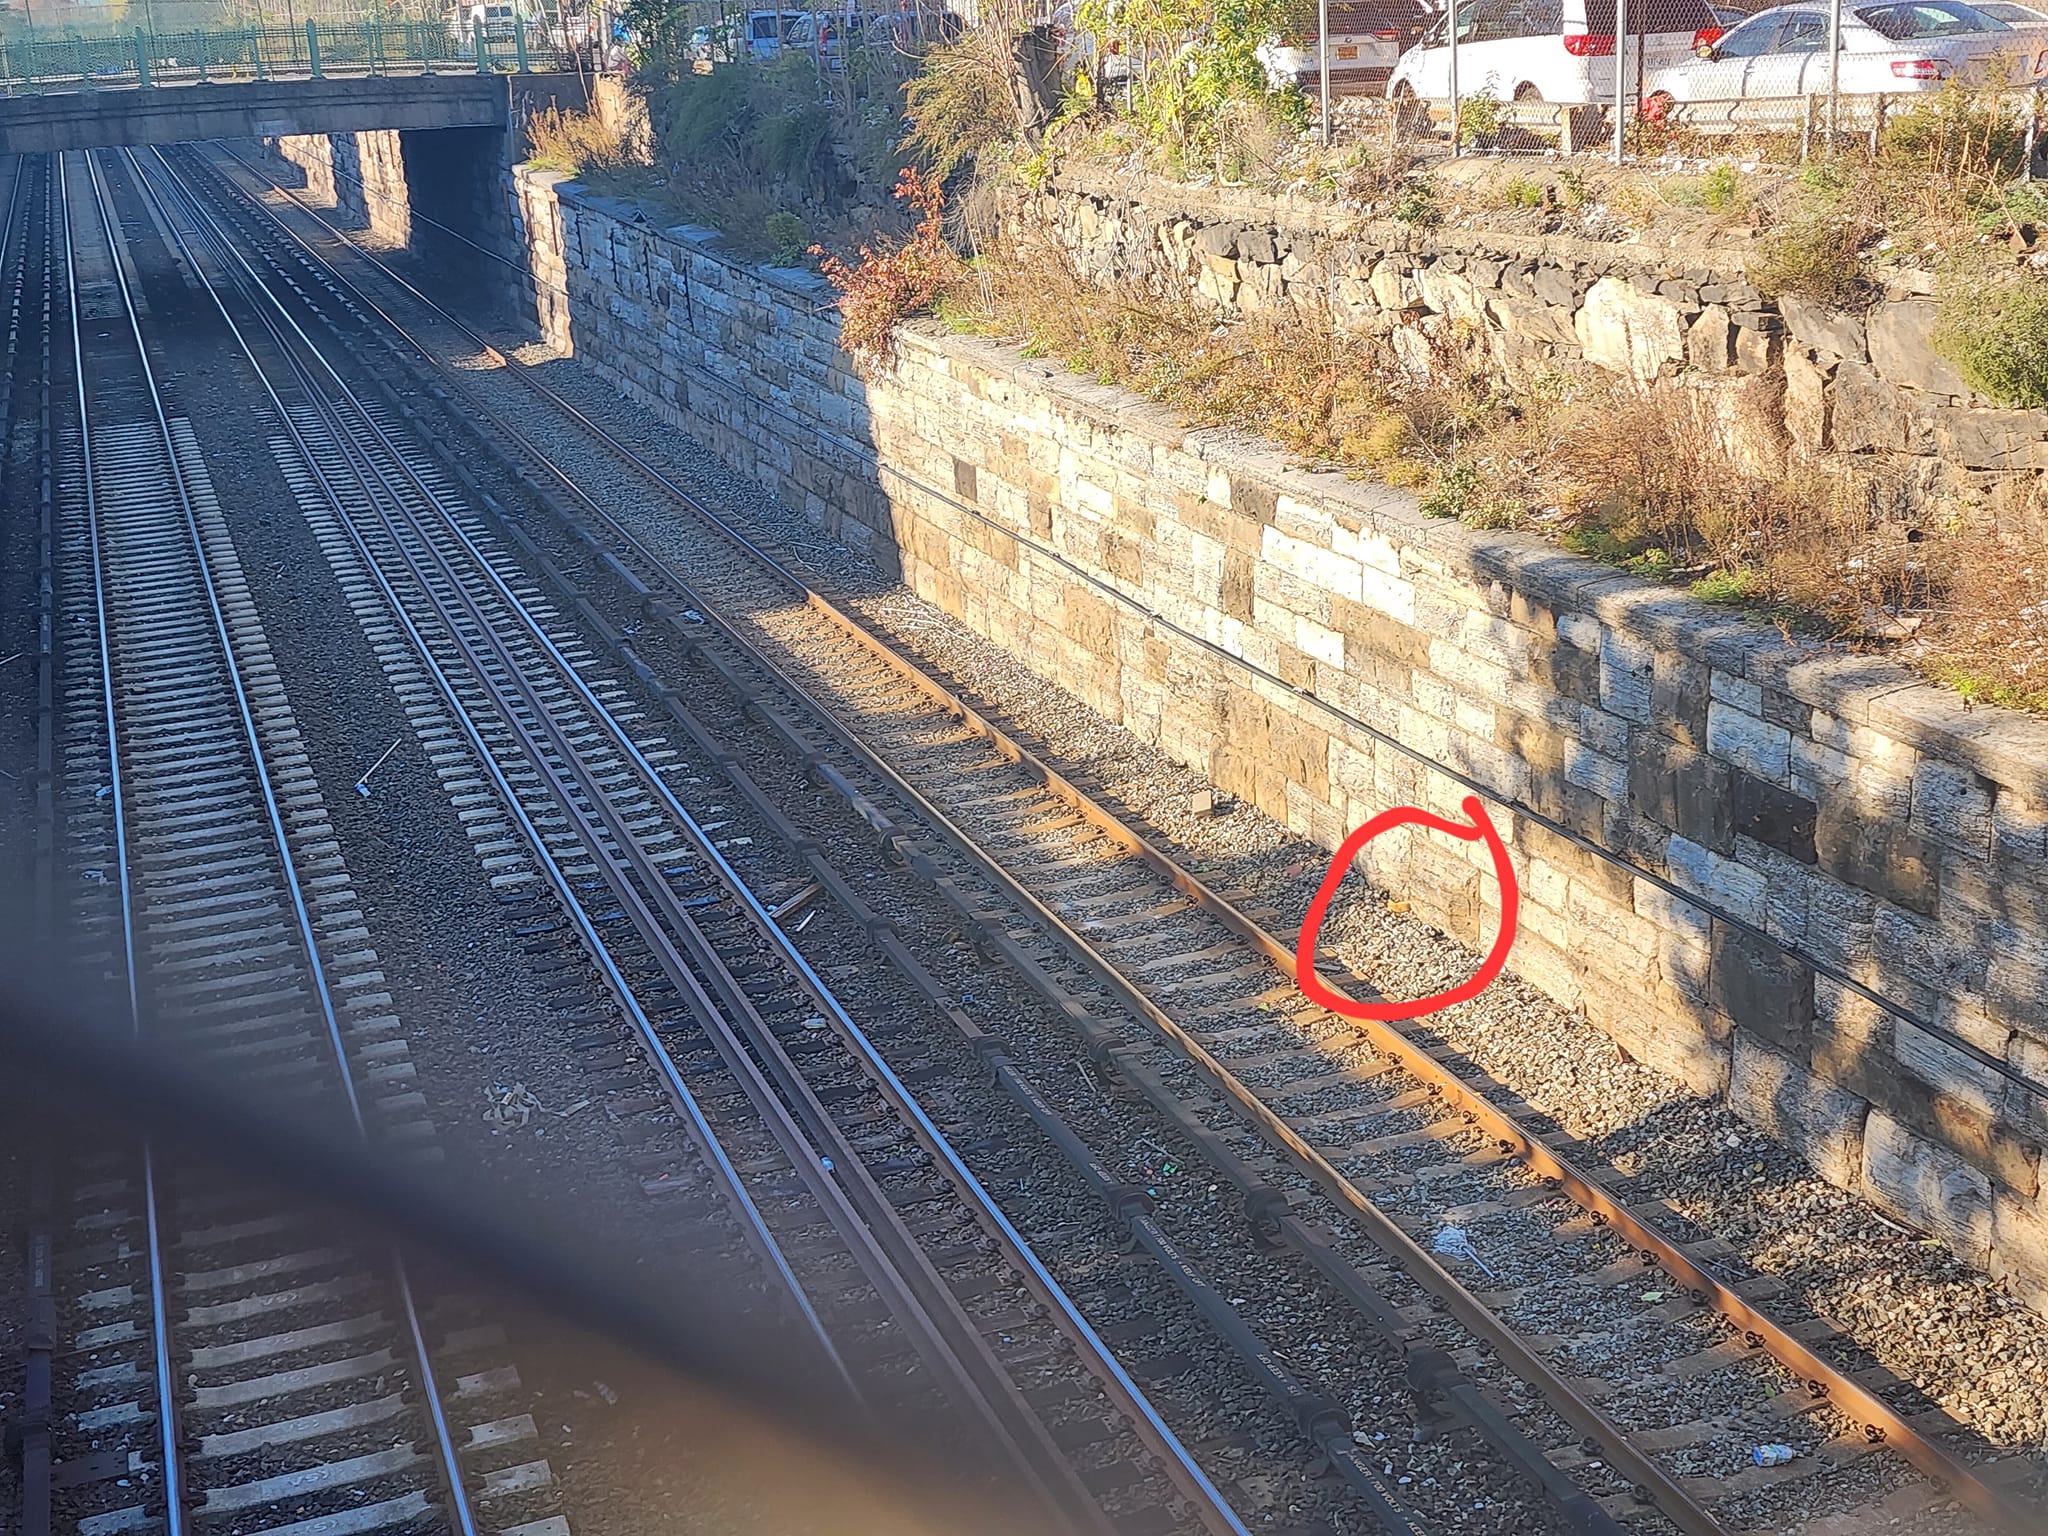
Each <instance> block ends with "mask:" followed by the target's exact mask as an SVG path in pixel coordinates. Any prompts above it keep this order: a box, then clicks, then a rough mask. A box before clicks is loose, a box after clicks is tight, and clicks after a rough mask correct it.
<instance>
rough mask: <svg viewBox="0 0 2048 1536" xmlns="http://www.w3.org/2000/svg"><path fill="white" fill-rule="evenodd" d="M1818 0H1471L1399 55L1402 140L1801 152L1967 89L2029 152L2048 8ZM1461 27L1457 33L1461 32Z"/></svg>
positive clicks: (2001, 2)
mask: <svg viewBox="0 0 2048 1536" xmlns="http://www.w3.org/2000/svg"><path fill="white" fill-rule="evenodd" d="M1987 3H1988V8H1986V7H1979V6H1976V5H1972V4H1967V3H1965V0H1885V3H1882V4H1876V5H1855V4H1843V3H1814V4H1800V5H1783V6H1775V7H1771V8H1769V9H1765V10H1760V11H1757V12H1755V13H1753V14H1752V13H1750V12H1747V11H1744V10H1738V9H1735V8H1733V7H1730V6H1725V5H1710V4H1709V3H1708V0H1466V3H1464V4H1461V5H1459V6H1458V8H1457V13H1456V14H1457V20H1456V26H1455V29H1453V28H1452V26H1451V25H1450V24H1449V22H1448V18H1447V17H1445V16H1439V17H1438V18H1436V20H1435V21H1433V22H1432V24H1431V27H1430V29H1429V31H1428V33H1427V34H1426V35H1425V36H1424V38H1423V40H1422V41H1421V43H1420V44H1419V45H1418V46H1417V47H1415V48H1413V49H1411V50H1410V51H1409V52H1408V53H1407V54H1405V55H1404V56H1403V58H1402V60H1401V62H1400V63H1399V65H1398V66H1397V67H1396V69H1395V71H1394V73H1393V75H1392V76H1391V78H1390V80H1389V86H1388V94H1389V98H1390V101H1391V102H1392V104H1393V106H1394V108H1395V109H1396V111H1397V112H1398V113H1399V114H1400V115H1401V116H1402V122H1401V124H1400V126H1401V127H1402V128H1403V129H1405V130H1406V131H1409V132H1412V133H1419V134H1422V135H1425V136H1434V137H1437V138H1440V139H1442V140H1443V141H1445V142H1446V143H1447V144H1451V145H1454V146H1455V147H1456V148H1458V149H1468V148H1469V149H1479V150H1491V151H1496V152H1501V153H1518V152H1538V153H1543V152H1551V153H1557V152H1561V153H1572V152H1576V151H1583V150H1588V149H1600V148H1606V149H1609V150H1611V151H1612V152H1613V153H1616V154H1621V153H1623V152H1625V151H1626V150H1628V149H1630V148H1648V149H1662V148H1665V147H1667V146H1668V144H1669V143H1670V142H1671V141H1672V139H1673V138H1674V137H1684V136H1697V137H1699V138H1701V139H1706V140H1713V139H1720V140H1723V141H1740V140H1745V139H1747V140H1755V141H1775V142H1779V143H1796V144H1797V146H1798V149H1799V152H1800V153H1802V154H1803V153H1805V152H1807V151H1808V150H1809V149H1810V148H1811V147H1812V145H1813V144H1814V143H1815V142H1816V141H1817V140H1827V141H1830V142H1831V141H1833V140H1835V139H1837V138H1839V137H1840V136H1842V135H1847V134H1855V135H1867V136H1868V137H1869V138H1870V139H1871V141H1872V143H1873V145H1875V143H1876V142H1877V141H1878V139H1879V138H1881V136H1882V134H1883V132H1884V129H1885V127H1886V125H1887V123H1888V122H1889V121H1890V120H1891V119H1892V118H1893V117H1894V116H1896V115H1897V114H1899V113H1900V112H1902V111H1908V110H1911V109H1912V108H1913V107H1914V106H1915V104H1916V103H1920V102H1924V101H1925V100H1926V98H1927V97H1928V96H1929V95H1930V94H1931V93H1937V92H1943V93H1948V94H1949V95H1950V96H1954V95H1956V94H1967V95H1969V96H1971V97H1972V98H1973V99H1974V100H1975V101H1976V102H1977V103H1978V106H1979V110H1980V111H1981V112H1982V113H1983V114H1984V115H1985V116H1986V117H1987V119H1989V120H1992V121H1995V122H1998V123H2003V124H2007V125H2010V126H2012V127H2013V128H2016V129H2017V130H2018V131H2020V132H2023V133H2025V134H2027V135H2028V137H2029V143H2030V144H2031V142H2032V139H2033V137H2034V133H2035V130H2034V124H2035V123H2036V120H2037V119H2038V117H2039V115H2040V112H2041V109H2042V90H2043V86H2044V84H2048V10H2043V11H2040V12H2036V11H2034V10H2033V9H2032V8H2031V7H2029V6H2027V5H2024V4H2020V3H2017V0H1987ZM1454 31H1455V35H1453V33H1454Z"/></svg>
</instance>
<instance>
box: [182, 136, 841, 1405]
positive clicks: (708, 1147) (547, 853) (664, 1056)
mask: <svg viewBox="0 0 2048 1536" xmlns="http://www.w3.org/2000/svg"><path fill="white" fill-rule="evenodd" d="M157 155H158V158H159V160H162V159H163V156H162V152H161V151H157ZM165 168H166V169H167V170H168V169H169V166H168V162H165ZM173 185H178V186H180V188H181V192H183V194H184V195H185V197H186V199H187V202H188V206H189V205H190V194H189V189H185V188H183V187H182V184H181V183H178V182H176V181H175V179H174V181H173ZM158 206H159V208H160V209H162V208H163V204H162V203H161V201H160V200H159V201H158ZM166 211H167V210H166ZM165 227H166V228H168V229H169V230H170V231H171V232H172V235H173V238H175V239H176V240H177V242H178V244H179V248H180V251H181V252H182V253H183V254H184V255H185V257H186V260H187V262H188V264H189V265H190V266H191V267H192V269H193V271H194V272H195V274H197V273H198V272H199V267H198V261H197V256H196V253H194V252H193V251H192V250H191V247H190V245H189V244H188V243H187V242H186V240H185V237H184V234H183V232H182V231H181V230H179V229H178V227H177V224H176V223H175V222H174V221H172V220H170V219H169V218H166V222H165ZM195 227H198V225H197V223H196V221H195ZM201 233H202V235H209V233H210V237H211V238H212V239H213V240H215V241H216V242H217V241H218V240H219V239H220V238H221V237H220V234H219V232H218V231H217V229H216V230H214V231H212V232H209V231H206V230H203V229H202V230H201ZM201 281H202V284H203V285H204V286H205V287H206V289H207V292H208V293H209V295H210V296H211V297H212V298H213V300H214V303H215V305H216V307H217V308H218V309H219V311H220V314H221V318H222V320H223V321H224V322H225V323H226V324H227V327H228V330H229V332H230V334H232V335H233V336H234V338H235V340H236V343H237V344H238V345H239V346H240V348H241V350H242V353H243V356H244V357H245V358H247V359H248V360H249V361H250V363H251V365H252V366H253V367H255V369H256V375H257V378H258V380H259V382H261V383H262V385H263V388H264V392H265V394H266V395H267V397H268V398H269V400H270V403H271V405H272V407H273V408H274V409H275V410H276V412H277V415H278V419H279V421H280V422H281V423H283V425H284V427H285V430H286V431H287V432H288V433H289V434H290V436H291V438H292V440H293V444H294V446H295V447H296V448H297V450H298V452H299V455H300V457H301V459H302V460H303V461H304V462H305V463H306V464H307V465H308V466H309V468H310V467H312V466H314V465H316V464H317V458H316V456H315V454H314V452H313V448H312V445H311V444H310V443H309V442H308V441H307V440H306V438H305V435H304V434H303V432H301V431H300V429H299V426H298V424H297V422H296V421H295V420H294V419H293V416H292V413H291V412H290V411H289V410H288V409H287V408H286V406H285V404H284V401H283V399H282V398H281V397H280V396H279V395H278V393H277V390H276V388H275V386H274V385H273V384H272V382H271V380H270V377H269V375H268V374H267V373H265V372H264V371H263V369H262V368H261V366H260V365H258V364H257V363H256V359H255V353H254V350H253V349H252V348H251V346H250V345H249V341H248V338H247V337H246V336H245V335H244V334H243V332H242V329H241V327H240V326H239V325H238V324H237V323H236V321H235V319H234V316H233V315H232V314H231V313H229V311H228V309H227V306H226V303H225V301H224V300H223V299H222V298H221V296H220V294H219V292H218V291H217V290H216V289H215V287H214V286H213V284H212V283H211V281H210V280H207V279H205V278H204V277H203V275H202V276H201ZM273 336H274V339H275V340H276V341H278V343H279V344H280V345H281V344H282V337H281V336H279V335H276V333H274V332H273ZM314 479H315V481H316V482H317V483H318V484H319V485H320V487H321V490H322V493H323V494H324V495H325V496H326V497H327V499H328V502H329V505H330V507H331V509H332V510H333V512H334V514H335V517H336V520H337V521H338V522H339V523H340V524H341V525H342V526H343V527H344V528H347V529H349V530H350V532H351V534H352V535H353V525H352V524H351V523H350V521H349V519H348V516H347V512H346V510H345V509H344V508H343V506H342V504H341V502H340V500H339V497H338V496H337V495H336V493H335V492H334V489H333V487H332V486H331V485H330V484H329V483H328V482H327V481H326V480H325V479H324V478H322V477H320V476H319V475H318V474H317V472H316V473H315V475H314ZM357 550H358V554H359V555H360V556H361V558H362V559H363V562H364V566H365V569H366V570H367V571H368V572H369V574H370V575H371V577H372V579H373V580H374V581H375V582H376V583H377V585H378V587H379V590H380V591H381V593H382V594H383V597H384V600H385V602H386V604H387V605H388V606H389V608H390V611H391V612H392V614H393V615H394V616H395V617H396V619H397V621H398V623H399V624H400V625H401V626H402V627H403V628H404V629H405V631H406V633H407V636H408V638H410V639H411V640H412V642H413V645H414V649H415V651H416V653H417V654H418V655H419V657H420V658H421V660H422V662H423V664H424V665H425V666H426V667H427V669H428V672H429V675H431V676H432V677H433V678H434V681H435V683H436V686H437V687H438V688H439V690H440V692H441V694H442V697H443V699H444V701H445V702H446V703H447V704H448V706H449V709H450V712H451V714H452V716H453V718H454V719H455V720H456V721H457V722H458V723H459V724H460V725H461V727H462V729H463V731H464V734H465V735H466V736H467V738H468V739H469V743H470V746H471V748H472V750H473V751H474V752H475V753H476V757H477V760H478V762H479V763H480V764H481V765H482V766H483V768H484V769H485V771H486V772H487V773H489V774H490V775H491V777H492V781H493V783H494V784H495V786H496V788H497V789H498V792H499V795H500V798H501V799H502V801H503V803H504V804H505V806H506V808H507V811H508V813H509V814H510V815H511V816H512V817H513V818H514V819H515V820H516V821H517V822H518V823H519V826H520V831H521V834H522V836H523V837H524V838H525V840H526V842H527V844H528V846H529V847H530V849H531V850H532V852H533V854H534V856H535V858H536V860H537V861H538V862H539V863H540V865H541V867H542V869H543V870H544V871H545V872H546V874H547V877H548V879H549V882H550V884H551V885H553V886H554V888H555V889H556V891H557V893H558V894H559V895H560V896H561V897H562V898H563V909H564V911H565V913H566V914H567V915H568V916H569V917H570V920H571V921H572V923H574V925H575V926H576V928H577V932H578V936H579V938H580V939H581V941H582V942H583V944H584V946H585V949H586V950H587V951H588V952H589V953H590V955H591V957H592V959H593V961H594V962H595V963H596V964H597V965H598V967H599V969H600V971H601V973H602V974H603V976H604V978H605V981H606V984H607V986H608V988H609V989H610V991H611V992H612V994H613V996H614V998H615V999H616V1000H617V1001H618V1002H619V1004H620V1006H621V1008H622V1010H623V1011H624V1012H625V1014H626V1017H627V1018H628V1019H629V1021H630V1022H631V1024H632V1026H633V1030H634V1033H635V1034H636V1035H638V1036H639V1038H640V1041H641V1044H642V1045H643V1046H644V1047H645V1048H646V1049H647V1051H648V1053H649V1056H648V1059H649V1060H650V1062H652V1063H653V1064H654V1066H655V1068H656V1071H657V1073H658V1074H659V1077H660V1080H661V1082H662V1085H663V1087H664V1089H665V1091H666V1092H667V1094H668V1096H669V1099H670V1102H671V1103H672V1104H673V1105H674V1107H675V1108H676V1110H677V1112H678V1113H679V1114H680V1115H681V1116H682V1117H683V1119H684V1121H685V1123H686V1124H687V1125H688V1126H689V1128H690V1135H691V1139H692V1141H693V1142H694V1143H695V1144H696V1146H697V1148H698V1151H699V1152H700V1153H701V1154H702V1156H703V1157H704V1159H705V1162H706V1165H707V1166H708V1167H709V1168H710V1169H711V1170H712V1173H713V1176H714V1179H715V1181H716V1182H717V1183H718V1185H719V1188H720V1190H721V1193H722V1194H723V1196H724V1198H726V1199H727V1200H728V1201H729V1202H730V1203H731V1204H732V1206H733V1207H734V1209H735V1212H736V1214H737V1216H738V1218H739V1224H740V1226H741V1228H742V1230H743V1232H744V1234H745V1236H746V1239H747V1241H748V1243H749V1245H750V1246H751V1247H753V1248H754V1249H755V1251H756V1254H757V1257H759V1258H760V1259H761V1261H762V1264H763V1266H764V1268H766V1269H767V1270H768V1271H769V1272H771V1273H773V1274H774V1275H775V1276H776V1277H777V1279H778V1280H779V1281H780V1282H781V1285H782V1288H783V1290H784V1292H785V1293H786V1294H787V1295H788V1296H789V1297H790V1298H791V1300H792V1304H793V1305H794V1306H795V1307H796V1308H797V1311H798V1315H799V1317H800V1318H801V1319H802V1321H803V1323H804V1326H805V1329H806V1331H807V1332H808V1333H809V1335H810V1336H811V1338H812V1340H813V1341H814V1343H815V1344H816V1345H817V1347H818V1348H819V1349H820V1351H821V1353H822V1354H823V1356H824V1358H825V1360H826V1362H827V1363H828V1365H829V1366H830V1368H831V1370H832V1373H833V1375H834V1377H835V1378H836V1379H837V1380H838V1381H839V1382H840V1383H841V1384H842V1387H843V1389H844V1390H845V1391H846V1392H847V1393H848V1394H849V1396H850V1398H851V1400H852V1401H853V1402H854V1403H855V1404H856V1405H859V1406H861V1407H862V1411H863V1412H865V1411H866V1410H865V1406H864V1403H863V1399H862V1397H861V1394H860V1391H859V1388H858V1387H857V1386H856V1385H855V1384H854V1381H853V1377H852V1374H851V1372H850V1371H849V1370H848V1368H847V1366H846V1363H845V1361H844V1360H843V1359H842V1358H841V1357H840V1355H839V1352H838V1349H837V1347H836V1346H835V1345H834V1344H833V1343H832V1340H831V1338H830V1335H829V1334H828V1333H827V1332H826V1330H825V1326H824V1323H823V1321H822V1320H821V1319H820V1318H819V1316H818V1313H817V1310H816V1307H815V1306H814V1305H813V1303H812V1302H811V1300H810V1298H809V1296H808V1294H807V1293H806V1292H805V1291H804V1288H803V1286H802V1285H801V1283H800V1282H799V1281H798V1280H797V1278H796V1275H795V1273H794V1271H793V1270H792V1269H791V1268H790V1265H789V1261H788V1259H787V1258H786V1257H785V1256H784V1254H783V1252H782V1250H781V1247H780V1245H779V1244H778V1243H777V1241H776V1239H775V1236H774V1234H773V1233H772V1232H771V1231H770V1230H769V1227H768V1224H767V1221H766V1218H764V1217H763V1216H762V1215H761V1212H760V1209H759V1207H758V1206H757V1205H756V1204H755V1203H754V1199H753V1196H752V1195H751V1194H750V1193H749V1192H748V1190H747V1187H746V1183H745V1181H744V1180H743V1179H742V1178H741V1177H740V1174H739V1170H738V1169H737V1168H736V1167H734V1166H733V1163H732V1161H731V1159H730V1157H729V1156H728V1155H727V1153H726V1150H725V1148H724V1146H723V1144H721V1143H720V1141H719V1140H718V1137H717V1134H716V1133H715V1132H714V1131H713V1130H712V1128H711V1124H710V1122H709V1120H708V1119H707V1118H706V1117H705V1114H704V1110H703V1107H702V1105H700V1104H699V1103H698V1101H697V1098H696V1096H695V1095H694V1094H693V1093H692V1092H691V1091H690V1089H689V1087H688V1085H687V1084H685V1083H684V1081H683V1078H682V1074H681V1071H680V1070H679V1069H678V1068H677V1066H676V1063H675V1060H674V1058H673V1056H671V1055H670V1053H669V1051H668V1049H667V1047H666V1046H665V1045H663V1044H662V1041H661V1038H660V1035H659V1033H658V1031H656V1029H655V1028H654V1024H653V1021H652V1020H651V1019H649V1018H648V1016H647V1014H646V1012H645V1010H644V1009H643V1008H642V1007H641V1005H640V1002H639V1000H638V999H637V998H636V997H635V996H634V993H633V989H632V986H631V984H630V983H629V982H628V981H627V980H626V977H625V974H624V972H623V971H622V970H621V969H620V967H619V965H618V963H617V961H616V959H615V958H614V957H613V956H612V954H611V951H610V949H609V947H608V946H607V945H606V944H605V943H604V941H603V939H602V938H601V937H600V936H599V935H598V932H597V929H596V927H595V926H594V925H593V924H592V923H591V921H590V917H589V914H588V913H587V912H586V911H585V910H584V908H583V906H582V905H581V903H580V902H578V901H577V900H576V899H575V897H574V885H573V883H572V882H571V881H570V880H569V878H568V876H567V875H566V874H564V873H563V871H562V869H561V866H560V864H559V863H558V862H557V861H556V859H555V857H554V854H553V852H552V851H551V850H550V849H549V847H548V845H547V840H546V838H545V837H543V836H542V834H541V831H540V829H539V827H538V826H537V825H535V823H534V822H533V820H532V818H531V817H530V816H529V815H528V813H527V812H526V809H525V807H524V806H523V804H522V803H521V801H520V799H519V796H518V794H517V793H516V792H515V790H514V789H513V786H512V784H511V781H510V780H509V779H508V778H507V777H506V776H505V774H504V771H503V769H502V767H501V766H500V765H499V763H498V761H497V759H496V757H495V755H494V754H493V753H492V752H491V750H490V748H489V745H488V743H487V742H485V740H484V738H483V736H482V734H481V732H480V731H479V730H478V728H477V725H476V722H475V721H474V720H473V719H472V718H471V716H470V714H469V712H468V711H467V710H466V709H465V708H464V707H463V705H462V701H461V697H460V695H459V694H458V693H457V691H456V689H455V686H454V684H453V682H452V681H451V680H450V679H449V677H448V676H447V674H446V672H445V671H444V670H443V669H442V668H441V665H440V663H439V661H438V660H437V659H436V658H435V657H434V655H433V652H432V649H431V648H430V647H429V646H428V645H427V643H426V640H425V637H424V636H422V635H421V634H420V633H419V631H418V628H417V627H416V626H415V624H414V623H413V620H412V616H411V614H410V612H409V611H408V610H407V608H406V606H405V604H404V603H403V602H402V601H401V600H400V599H399V597H398V594H397V592H396V590H395V589H394V588H393V587H392V586H391V584H390V582H389V580H388V579H387V578H386V576H385V574H384V572H383V568H382V567H381V566H380V565H378V564H377V563H376V562H375V560H374V559H373V558H372V557H371V555H370V553H369V551H368V549H367V546H364V545H362V544H361V543H360V541H359V540H358V541H357Z"/></svg>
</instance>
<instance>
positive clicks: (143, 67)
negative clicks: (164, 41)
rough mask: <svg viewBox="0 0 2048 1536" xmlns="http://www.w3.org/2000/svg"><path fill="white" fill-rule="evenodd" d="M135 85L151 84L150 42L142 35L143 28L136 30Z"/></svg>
mask: <svg viewBox="0 0 2048 1536" xmlns="http://www.w3.org/2000/svg"><path fill="white" fill-rule="evenodd" d="M135 83H136V84H137V85H141V86H147V85H148V84H149V40H148V39H147V38H145V37H144V36H143V35H142V28H140V27H137V28H136V29H135Z"/></svg>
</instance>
